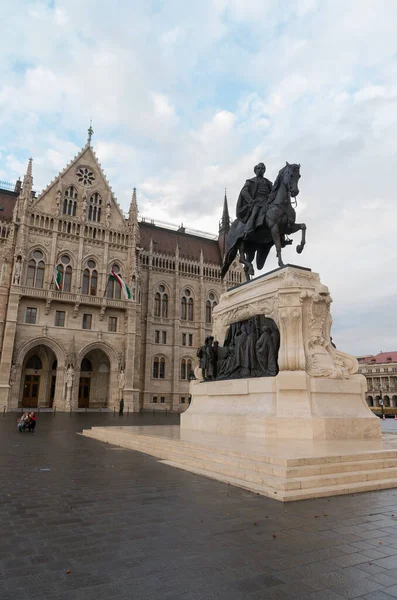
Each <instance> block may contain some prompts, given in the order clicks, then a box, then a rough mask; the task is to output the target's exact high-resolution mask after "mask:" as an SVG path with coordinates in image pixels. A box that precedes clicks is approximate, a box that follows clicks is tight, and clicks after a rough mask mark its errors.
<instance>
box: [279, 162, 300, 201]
mask: <svg viewBox="0 0 397 600" xmlns="http://www.w3.org/2000/svg"><path fill="white" fill-rule="evenodd" d="M300 168H301V166H300V165H295V164H293V165H290V164H289V163H288V162H287V163H286V165H285V167H284V168H283V169H282V171H283V183H284V184H285V185H286V187H287V189H288V191H289V193H290V194H291V196H292V197H293V198H295V196H297V195H298V194H299V188H298V181H299V179H300V176H301V174H300Z"/></svg>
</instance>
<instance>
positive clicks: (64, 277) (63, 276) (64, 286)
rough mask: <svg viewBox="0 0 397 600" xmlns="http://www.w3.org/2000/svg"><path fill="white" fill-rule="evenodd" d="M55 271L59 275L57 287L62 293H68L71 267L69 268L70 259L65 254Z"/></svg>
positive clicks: (70, 283) (70, 286) (70, 285)
mask: <svg viewBox="0 0 397 600" xmlns="http://www.w3.org/2000/svg"><path fill="white" fill-rule="evenodd" d="M57 271H58V273H59V275H60V282H59V286H60V288H61V290H62V291H63V292H70V291H71V288H72V267H71V266H70V258H69V256H68V255H67V254H63V255H62V256H61V258H60V260H59V262H58V265H57Z"/></svg>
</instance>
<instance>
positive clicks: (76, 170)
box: [33, 144, 126, 229]
mask: <svg viewBox="0 0 397 600" xmlns="http://www.w3.org/2000/svg"><path fill="white" fill-rule="evenodd" d="M33 205H34V208H35V209H36V210H39V211H41V212H43V213H47V214H48V213H52V214H57V213H60V214H62V213H64V212H65V207H66V206H67V207H68V208H67V209H66V214H69V215H70V216H75V217H77V218H79V217H80V218H81V217H82V216H83V213H84V212H85V214H86V219H87V220H88V221H91V220H92V221H96V222H100V223H101V224H102V225H106V226H108V227H110V228H112V229H113V228H114V229H120V228H122V227H124V226H125V224H126V220H125V217H124V215H123V213H122V210H121V208H120V206H119V204H118V202H117V199H116V197H115V196H114V194H113V192H112V188H111V187H110V185H109V182H108V180H107V178H106V175H105V174H104V172H103V170H102V167H101V164H100V162H99V161H98V159H97V157H96V155H95V152H94V150H93V148H92V147H91V146H90V145H89V144H87V145H86V146H85V147H84V148H83V149H82V150H81V152H79V154H77V155H76V156H75V157H74V159H73V160H72V161H71V162H70V163H69V164H68V165H67V166H66V167H65V168H64V169H63V171H61V172H60V173H59V174H58V175H57V177H56V178H55V179H53V181H51V183H50V184H49V185H48V186H47V187H46V188H45V189H44V190H43V191H42V192H41V194H40V195H39V196H38V197H37V199H35V201H34V203H33ZM69 205H70V208H69Z"/></svg>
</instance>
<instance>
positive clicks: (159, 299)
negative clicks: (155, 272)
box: [154, 285, 168, 318]
mask: <svg viewBox="0 0 397 600" xmlns="http://www.w3.org/2000/svg"><path fill="white" fill-rule="evenodd" d="M154 316H155V317H165V318H167V317H168V294H166V293H165V287H164V286H163V285H159V289H158V292H156V293H155V295H154Z"/></svg>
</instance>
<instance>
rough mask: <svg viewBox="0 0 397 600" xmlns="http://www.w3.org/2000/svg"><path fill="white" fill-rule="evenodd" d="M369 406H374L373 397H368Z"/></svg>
mask: <svg viewBox="0 0 397 600" xmlns="http://www.w3.org/2000/svg"><path fill="white" fill-rule="evenodd" d="M367 404H368V406H373V405H374V399H373V397H372V396H368V398H367Z"/></svg>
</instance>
